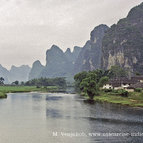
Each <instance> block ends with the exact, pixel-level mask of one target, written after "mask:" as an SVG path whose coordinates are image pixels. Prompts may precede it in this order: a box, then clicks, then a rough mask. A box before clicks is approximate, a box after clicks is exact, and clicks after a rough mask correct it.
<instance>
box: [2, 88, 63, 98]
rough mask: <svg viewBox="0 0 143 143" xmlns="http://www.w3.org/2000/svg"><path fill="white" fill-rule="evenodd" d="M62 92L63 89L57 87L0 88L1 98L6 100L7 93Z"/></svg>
mask: <svg viewBox="0 0 143 143" xmlns="http://www.w3.org/2000/svg"><path fill="white" fill-rule="evenodd" d="M35 91H39V92H60V91H63V89H61V88H59V87H57V86H47V87H43V86H42V87H36V86H0V98H6V97H7V93H17V92H35Z"/></svg>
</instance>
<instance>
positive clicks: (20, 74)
mask: <svg viewBox="0 0 143 143" xmlns="http://www.w3.org/2000/svg"><path fill="white" fill-rule="evenodd" d="M30 71H31V68H30V67H29V66H28V65H22V66H20V67H16V66H12V67H11V69H10V70H7V69H6V68H4V67H3V66H2V65H0V77H3V78H4V79H5V81H4V83H12V82H14V81H16V80H18V81H27V80H28V76H29V73H30Z"/></svg>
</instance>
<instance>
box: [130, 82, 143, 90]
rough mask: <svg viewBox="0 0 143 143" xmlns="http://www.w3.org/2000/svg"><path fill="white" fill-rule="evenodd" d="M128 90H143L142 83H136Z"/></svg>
mask: <svg viewBox="0 0 143 143" xmlns="http://www.w3.org/2000/svg"><path fill="white" fill-rule="evenodd" d="M128 88H129V89H136V88H143V83H141V82H138V83H135V84H132V85H130V86H129V87H128Z"/></svg>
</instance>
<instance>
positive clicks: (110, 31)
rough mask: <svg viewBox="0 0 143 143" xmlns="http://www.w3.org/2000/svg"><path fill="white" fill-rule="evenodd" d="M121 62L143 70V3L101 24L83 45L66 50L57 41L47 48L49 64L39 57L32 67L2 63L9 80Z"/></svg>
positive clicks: (62, 74) (64, 74)
mask: <svg viewBox="0 0 143 143" xmlns="http://www.w3.org/2000/svg"><path fill="white" fill-rule="evenodd" d="M114 65H119V66H121V67H123V68H125V69H127V70H129V71H130V72H131V73H136V72H138V73H140V74H143V3H141V4H140V5H138V6H136V7H134V8H133V9H131V10H130V12H129V13H128V16H127V17H126V18H124V19H121V20H119V22H118V23H117V24H113V25H112V26H111V27H108V26H107V25H104V24H101V25H99V26H97V27H95V28H94V29H93V30H92V31H91V33H90V39H89V40H88V41H87V42H85V45H84V46H83V47H78V46H75V47H74V50H73V52H71V50H70V48H67V50H66V51H65V52H64V51H63V50H62V49H60V47H58V46H57V45H52V47H51V48H50V49H48V50H47V51H46V65H42V64H41V62H40V61H38V60H37V61H35V62H34V63H33V65H32V68H30V67H29V66H26V65H23V66H20V67H15V66H12V67H11V70H10V71H8V70H7V69H6V68H4V67H2V65H0V76H2V77H4V78H5V81H6V82H13V81H15V80H19V81H26V80H28V79H33V78H40V77H46V78H54V77H73V76H74V75H75V74H76V73H78V72H81V71H92V70H96V69H99V68H102V69H104V70H107V69H109V68H110V67H111V66H114Z"/></svg>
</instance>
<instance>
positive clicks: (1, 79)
mask: <svg viewBox="0 0 143 143" xmlns="http://www.w3.org/2000/svg"><path fill="white" fill-rule="evenodd" d="M0 84H1V85H2V84H4V78H3V77H0Z"/></svg>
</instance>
